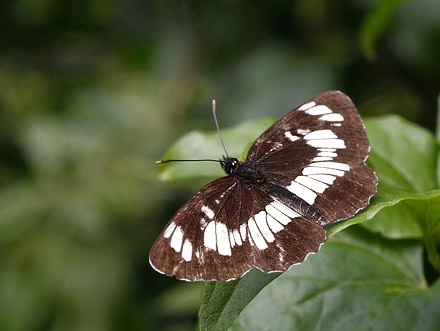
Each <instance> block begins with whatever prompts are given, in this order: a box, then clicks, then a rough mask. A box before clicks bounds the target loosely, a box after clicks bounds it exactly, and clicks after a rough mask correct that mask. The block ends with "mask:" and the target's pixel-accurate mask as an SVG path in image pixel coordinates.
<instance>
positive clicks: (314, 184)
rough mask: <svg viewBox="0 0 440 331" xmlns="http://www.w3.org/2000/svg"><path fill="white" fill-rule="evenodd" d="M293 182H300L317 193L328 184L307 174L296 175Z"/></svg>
mask: <svg viewBox="0 0 440 331" xmlns="http://www.w3.org/2000/svg"><path fill="white" fill-rule="evenodd" d="M295 182H297V183H299V184H302V185H304V186H306V187H308V188H309V189H311V190H313V191H315V192H318V193H324V191H325V189H326V188H327V187H328V185H326V184H323V183H321V182H319V181H317V180H315V179H312V178H309V177H307V176H298V177H296V178H295Z"/></svg>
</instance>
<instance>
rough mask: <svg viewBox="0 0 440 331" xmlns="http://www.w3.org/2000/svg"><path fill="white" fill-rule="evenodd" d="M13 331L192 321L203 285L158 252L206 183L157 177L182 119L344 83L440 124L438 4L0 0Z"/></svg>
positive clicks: (8, 318) (191, 122) (385, 108)
mask: <svg viewBox="0 0 440 331" xmlns="http://www.w3.org/2000/svg"><path fill="white" fill-rule="evenodd" d="M0 26H1V30H0V31H1V32H0V38H1V39H0V40H1V43H0V156H1V157H0V330H23V331H34V330H35V331H36V330H93V331H94V330H96V331H100V330H193V329H194V328H195V326H196V323H197V312H198V307H199V303H200V295H201V290H202V285H203V284H199V283H196V284H190V283H185V282H180V281H176V280H175V279H172V278H169V277H166V276H163V275H160V274H158V273H156V272H155V271H153V269H152V268H151V267H150V266H149V264H148V253H149V249H150V247H151V245H152V243H153V241H154V239H155V238H156V236H157V235H158V234H159V232H160V231H161V230H162V228H163V227H164V225H165V224H166V223H167V222H168V220H169V218H170V217H171V216H172V215H173V213H174V212H175V211H176V210H177V208H178V207H179V206H180V205H181V204H182V203H183V202H184V201H186V200H187V199H188V198H189V197H190V196H191V194H193V193H194V192H195V190H196V189H197V188H199V187H200V185H202V184H203V183H206V182H207V181H208V179H203V180H200V181H193V182H191V183H188V182H186V183H183V182H178V183H164V182H160V181H159V180H158V175H159V169H158V167H157V166H155V164H154V160H156V159H158V158H160V156H161V154H162V153H163V152H164V151H165V150H166V149H167V147H168V146H170V144H171V143H172V142H173V141H174V140H175V139H177V138H178V137H179V136H181V135H182V134H184V133H185V132H187V131H189V130H193V129H206V130H213V129H214V123H213V120H212V117H211V110H210V102H211V99H213V98H215V99H217V105H218V113H219V118H220V123H221V126H222V127H227V126H230V125H234V124H239V123H241V122H242V121H245V120H249V119H254V118H260V117H268V116H270V117H279V116H282V115H284V114H285V113H286V112H287V111H288V110H289V109H291V108H293V107H295V106H296V105H298V104H299V103H301V102H303V101H305V100H307V99H309V98H311V97H313V96H315V95H316V94H318V93H320V92H323V91H326V90H331V89H338V90H342V91H344V92H345V93H347V94H348V95H350V96H351V98H352V99H353V100H354V101H355V103H356V104H357V105H358V106H359V109H360V112H361V114H362V115H363V116H377V115H380V114H386V113H398V114H400V115H402V116H404V117H405V118H407V119H409V120H411V121H414V122H416V123H419V124H420V125H422V126H424V127H426V128H428V129H429V130H432V131H433V130H434V126H435V116H436V115H435V114H436V105H437V96H438V92H439V90H440V61H439V60H440V2H439V1H438V0H412V1H402V0H400V1H399V0H397V1H396V0H389V1H388V0H377V1H370V0H367V1H365V0H344V1H332V2H330V1H321V0H307V1H292V0H290V1H287V0H280V1H270V2H269V1H260V0H254V1H229V0H227V1H221V2H211V1H171V0H156V1H154V0H152V1H141V0H126V1H120V0H89V1H73V0H67V1H55V0H17V1H8V0H4V1H2V2H1V3H0Z"/></svg>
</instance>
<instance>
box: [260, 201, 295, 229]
mask: <svg viewBox="0 0 440 331" xmlns="http://www.w3.org/2000/svg"><path fill="white" fill-rule="evenodd" d="M266 211H267V213H268V214H270V215H271V216H272V217H273V218H274V219H276V220H277V221H278V222H280V223H281V224H283V225H287V224H289V223H290V221H291V219H290V218H289V217H287V216H286V215H284V214H283V213H282V212H280V211H279V210H278V209H276V208H275V207H274V206H272V205H267V206H266Z"/></svg>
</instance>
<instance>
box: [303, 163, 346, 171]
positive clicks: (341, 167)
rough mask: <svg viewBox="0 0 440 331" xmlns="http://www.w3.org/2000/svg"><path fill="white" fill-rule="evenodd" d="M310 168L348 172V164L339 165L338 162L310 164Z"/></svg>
mask: <svg viewBox="0 0 440 331" xmlns="http://www.w3.org/2000/svg"><path fill="white" fill-rule="evenodd" d="M310 166H311V167H322V168H331V169H338V170H344V171H348V170H350V166H349V165H348V164H345V163H340V162H316V163H311V164H310Z"/></svg>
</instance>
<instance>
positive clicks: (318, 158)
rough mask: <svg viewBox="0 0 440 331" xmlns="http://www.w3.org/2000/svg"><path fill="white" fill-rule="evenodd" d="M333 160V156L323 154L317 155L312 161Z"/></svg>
mask: <svg viewBox="0 0 440 331" xmlns="http://www.w3.org/2000/svg"><path fill="white" fill-rule="evenodd" d="M331 160H333V158H332V157H323V156H317V157H314V158H313V159H312V161H314V162H321V161H331Z"/></svg>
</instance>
